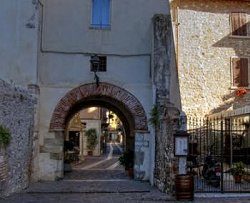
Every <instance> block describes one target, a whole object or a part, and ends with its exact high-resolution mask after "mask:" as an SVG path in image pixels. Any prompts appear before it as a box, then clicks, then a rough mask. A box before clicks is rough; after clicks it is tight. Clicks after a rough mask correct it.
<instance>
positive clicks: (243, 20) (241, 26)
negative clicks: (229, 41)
mask: <svg viewBox="0 0 250 203" xmlns="http://www.w3.org/2000/svg"><path fill="white" fill-rule="evenodd" d="M248 18H249V15H247V14H246V13H240V12H233V13H231V29H232V35H233V36H248V35H250V30H249V28H250V25H249V20H248Z"/></svg>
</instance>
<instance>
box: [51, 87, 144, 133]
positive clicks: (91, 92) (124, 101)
mask: <svg viewBox="0 0 250 203" xmlns="http://www.w3.org/2000/svg"><path fill="white" fill-rule="evenodd" d="M94 97H96V98H98V97H99V98H100V97H105V98H109V99H110V101H111V102H112V101H119V103H120V104H121V105H123V106H124V107H125V109H126V110H127V111H128V112H129V113H130V114H131V116H132V118H133V122H134V130H135V131H147V130H148V125H147V117H146V113H145V111H144V109H143V107H142V105H141V103H140V102H139V101H138V99H137V98H136V97H135V96H134V95H132V94H131V93H129V92H128V91H127V90H125V89H122V88H120V87H117V86H115V85H111V84H108V83H100V85H99V87H96V84H93V83H91V84H85V85H81V86H79V87H77V88H74V89H73V90H71V91H70V92H68V93H67V94H66V95H65V96H64V97H63V98H62V99H61V100H60V101H59V103H58V104H57V106H56V108H55V110H54V112H53V115H52V119H51V122H50V131H56V130H64V129H65V125H66V122H67V117H68V115H69V114H70V112H71V111H72V108H73V107H74V106H77V105H78V104H80V103H81V102H83V101H84V100H87V99H88V98H94ZM114 105H115V104H114ZM118 108H119V106H118Z"/></svg>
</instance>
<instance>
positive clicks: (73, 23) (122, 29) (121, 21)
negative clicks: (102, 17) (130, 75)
mask: <svg viewBox="0 0 250 203" xmlns="http://www.w3.org/2000/svg"><path fill="white" fill-rule="evenodd" d="M42 2H43V5H44V6H43V35H42V37H43V38H42V39H43V43H42V49H43V50H45V51H46V50H47V51H63V52H87V53H95V52H98V53H109V54H120V55H124V54H125V55H133V54H145V53H150V49H151V47H150V46H151V45H150V40H151V35H150V33H151V19H152V17H153V16H154V14H155V13H163V14H166V13H168V12H169V11H168V4H167V1H166V0H157V1H156V0H147V1H144V0H136V1H134V0H111V29H110V30H104V31H102V30H96V29H90V25H91V12H92V11H91V9H92V5H91V2H92V0H84V1H83V0H74V3H72V2H71V1H68V0H53V1H49V0H43V1H42ZM65 14H67V15H65ZM138 14H139V15H138ZM135 30H136V31H135Z"/></svg>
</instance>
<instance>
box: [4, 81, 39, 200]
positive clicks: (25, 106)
mask: <svg viewBox="0 0 250 203" xmlns="http://www.w3.org/2000/svg"><path fill="white" fill-rule="evenodd" d="M35 101H36V100H35V98H34V97H32V96H31V94H30V93H29V92H28V91H27V90H25V89H23V88H20V87H17V86H15V85H14V84H8V83H6V82H4V81H3V80H0V109H1V110H0V124H1V125H3V126H5V127H7V128H8V129H10V131H11V137H12V138H11V142H10V144H9V145H8V147H7V149H6V151H5V153H4V154H5V155H4V156H2V157H1V159H2V160H3V162H4V163H5V164H6V165H5V167H4V169H3V168H2V169H0V173H2V174H0V177H5V181H2V182H0V184H1V187H0V188H1V191H0V195H7V194H10V193H12V192H16V191H20V190H22V189H24V188H26V187H27V186H28V184H29V179H30V175H31V161H32V146H33V126H34V107H35ZM4 173H5V174H4Z"/></svg>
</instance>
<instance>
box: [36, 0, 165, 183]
mask: <svg viewBox="0 0 250 203" xmlns="http://www.w3.org/2000/svg"><path fill="white" fill-rule="evenodd" d="M156 2H157V3H156ZM40 9H41V16H40V22H41V31H40V32H39V33H40V38H39V44H40V45H41V47H40V50H41V52H40V53H39V59H38V77H39V84H40V85H39V86H40V117H39V126H40V128H39V133H40V135H39V140H40V145H41V148H43V147H44V146H45V145H46V142H47V141H46V140H47V139H50V138H51V139H54V138H55V135H54V133H49V132H48V130H49V124H50V120H51V117H52V114H53V111H54V109H55V107H56V105H57V104H58V102H59V101H60V99H61V98H63V96H64V95H65V94H66V93H67V92H69V91H70V90H72V89H73V88H76V87H78V86H80V85H83V84H86V83H91V82H95V81H94V74H93V72H90V62H89V60H90V56H91V54H93V53H97V54H103V55H107V72H98V73H97V74H98V76H99V77H100V82H107V83H109V84H114V85H116V86H118V87H121V88H124V89H125V90H127V91H128V92H130V93H131V94H133V95H134V96H135V97H136V98H137V99H138V100H139V101H140V103H141V104H142V106H143V108H144V110H145V112H146V113H147V114H149V112H150V109H151V108H152V106H153V91H152V82H151V80H152V78H151V63H152V58H151V52H152V47H151V43H152V29H153V26H152V17H153V16H154V14H156V13H163V14H167V13H169V10H168V3H167V1H166V0H157V1H155V0H147V1H144V0H137V1H134V0H120V1H119V0H118V1H116V0H112V1H111V28H110V29H108V30H97V29H92V28H90V23H91V18H90V17H91V0H85V1H83V0H74V1H73V3H72V2H71V1H68V0H53V1H49V0H41V7H40ZM65 14H67V15H65ZM147 116H148V115H147ZM152 139H153V138H152ZM149 147H153V146H152V145H150V146H149ZM59 151H60V148H57V152H59ZM152 151H153V150H152ZM41 152H42V151H41ZM48 156H49V155H48V154H46V152H45V151H44V152H42V153H41V154H40V158H39V160H40V161H39V162H40V178H41V179H53V177H52V176H53V175H52V176H50V177H48V176H47V174H49V173H48V171H51V170H57V165H56V162H54V160H49V158H48ZM152 156H153V155H152ZM48 160H49V161H48ZM149 160H152V162H151V163H149V161H147V165H148V166H147V167H146V166H145V168H147V170H151V171H153V169H152V168H153V165H154V163H153V159H149ZM44 164H47V166H46V168H45V167H43V166H44ZM149 166H150V167H151V169H148V168H149ZM58 170H60V169H58ZM50 174H52V173H50ZM60 175H61V174H59V176H60ZM152 175H153V174H149V172H148V171H147V177H149V176H151V177H152Z"/></svg>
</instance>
